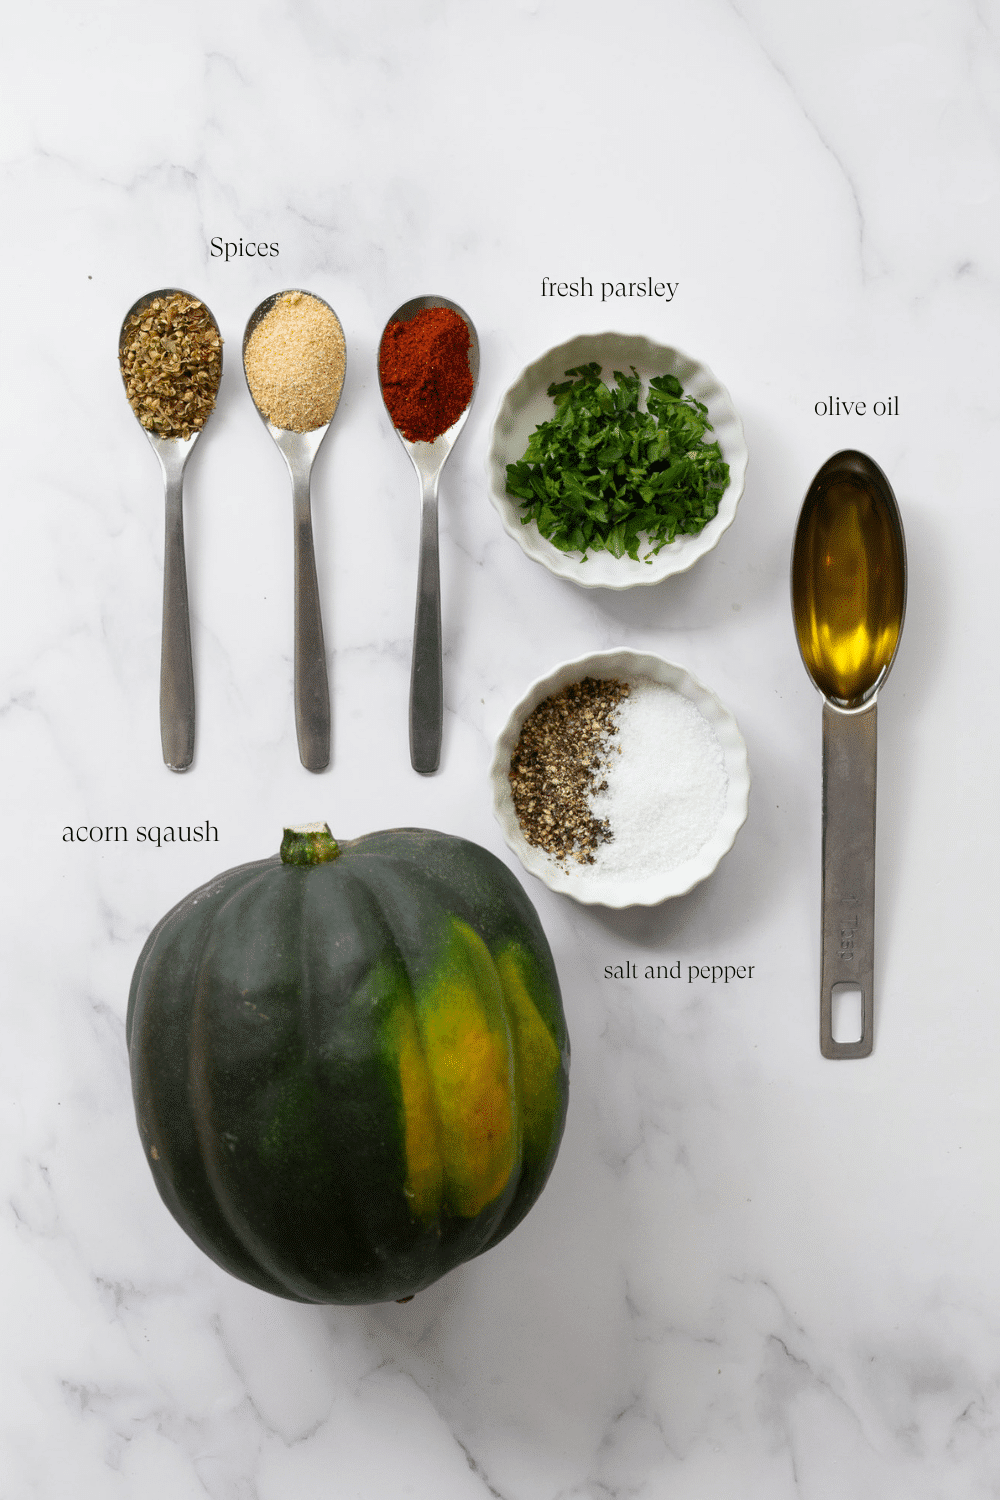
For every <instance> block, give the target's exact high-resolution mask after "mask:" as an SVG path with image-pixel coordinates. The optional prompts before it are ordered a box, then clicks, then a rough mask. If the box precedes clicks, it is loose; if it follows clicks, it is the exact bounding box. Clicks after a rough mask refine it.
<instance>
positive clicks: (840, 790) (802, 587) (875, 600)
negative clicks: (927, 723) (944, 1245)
mask: <svg viewBox="0 0 1000 1500" xmlns="http://www.w3.org/2000/svg"><path fill="white" fill-rule="evenodd" d="M791 581H792V615H793V618H794V621H795V630H796V635H797V637H798V643H799V650H800V652H801V655H802V660H803V662H804V663H805V667H806V670H807V672H808V673H809V675H810V677H811V678H812V680H813V682H814V684H815V685H816V687H817V688H818V690H819V692H820V693H821V695H822V697H823V811H822V818H823V856H822V858H823V889H822V898H821V902H822V953H821V960H820V975H821V977H820V1050H821V1051H822V1053H823V1056H824V1057H830V1058H851V1057H867V1056H868V1055H869V1053H870V1052H871V1051H872V1048H873V1046H874V1040H875V1033H874V992H873V983H874V967H875V787H876V765H877V740H876V727H877V719H876V712H877V701H876V700H877V695H878V692H879V689H880V688H881V687H882V685H883V684H884V682H885V679H886V677H887V676H888V674H889V670H890V668H891V666H892V663H893V661H894V659H895V655H896V650H897V647H898V645H899V638H900V634H901V632H902V629H903V616H904V614H905V610H906V544H905V541H904V538H903V523H902V520H901V518H900V514H899V507H898V506H897V504H896V498H895V496H894V495H893V492H892V488H891V486H890V484H889V481H888V480H887V479H886V477H885V475H884V474H883V472H882V470H881V469H880V468H879V467H878V465H877V464H876V463H875V462H874V461H873V460H872V459H870V458H868V457H867V455H865V454H864V453H857V452H855V451H854V450H851V449H849V450H845V451H844V452H842V453H836V454H834V456H833V457H832V458H830V459H828V460H827V462H826V463H825V464H824V465H823V467H822V468H821V469H820V470H819V472H818V473H817V475H816V477H815V478H814V479H813V482H812V484H811V485H810V486H809V489H808V491H807V493H806V497H805V500H804V501H803V504H802V510H801V513H800V515H799V522H798V527H797V529H796V533H795V544H794V547H793V549H792V580H791ZM844 990H848V991H852V992H855V993H857V992H860V996H861V1035H860V1036H859V1037H858V1038H857V1039H856V1040H854V1039H852V1040H838V1039H837V1038H835V1036H834V1024H833V1019H834V1005H835V997H836V996H837V994H838V993H840V992H842V991H844Z"/></svg>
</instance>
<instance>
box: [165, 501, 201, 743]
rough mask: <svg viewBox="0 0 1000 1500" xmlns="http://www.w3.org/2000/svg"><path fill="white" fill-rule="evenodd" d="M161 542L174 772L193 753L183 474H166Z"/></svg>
mask: <svg viewBox="0 0 1000 1500" xmlns="http://www.w3.org/2000/svg"><path fill="white" fill-rule="evenodd" d="M164 502H165V509H166V529H165V533H164V542H163V631H162V639H161V644H160V744H161V746H162V747H163V759H164V761H165V762H166V764H167V765H168V766H169V768H170V770H171V771H186V770H187V768H188V766H189V765H190V764H191V761H192V759H193V758H194V667H193V665H192V662H191V621H190V617H189V613H188V589H187V568H186V566H185V562H184V506H183V479H182V476H181V473H180V472H178V473H175V474H170V475H168V476H166V477H165V482H164Z"/></svg>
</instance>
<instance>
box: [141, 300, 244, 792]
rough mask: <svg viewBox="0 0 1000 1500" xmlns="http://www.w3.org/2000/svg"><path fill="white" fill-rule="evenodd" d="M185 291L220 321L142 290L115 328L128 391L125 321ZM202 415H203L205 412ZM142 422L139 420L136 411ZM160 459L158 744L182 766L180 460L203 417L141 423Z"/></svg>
mask: <svg viewBox="0 0 1000 1500" xmlns="http://www.w3.org/2000/svg"><path fill="white" fill-rule="evenodd" d="M176 296H181V297H189V298H190V299H191V301H192V302H199V303H200V304H201V306H202V307H204V308H205V312H206V313H208V316H209V319H210V320H211V323H212V327H213V328H214V329H215V332H216V333H217V334H218V333H219V325H218V323H216V321H215V319H214V317H212V314H211V312H210V311H209V309H208V308H207V307H205V304H204V302H201V298H200V297H194V296H192V294H191V293H190V292H184V291H181V289H180V288H179V287H171V286H168V287H163V288H162V289H161V290H160V291H158V292H147V293H146V295H145V296H144V297H140V298H139V299H138V301H137V302H134V303H133V304H132V306H131V307H130V308H129V310H128V312H127V313H126V314H125V317H124V318H123V320H122V326H121V331H120V332H119V334H118V359H119V364H120V366H121V370H122V380H123V381H124V382H125V389H126V392H127V391H128V380H127V378H126V374H125V366H124V357H125V345H126V337H127V334H128V331H129V322H130V320H131V319H132V318H133V317H136V316H137V315H138V314H140V313H143V312H145V311H146V310H147V309H148V308H149V307H150V305H151V304H152V303H153V302H155V301H156V299H157V298H167V297H176ZM221 379H222V337H221V335H219V376H218V380H217V381H216V383H215V389H214V390H212V392H211V395H212V399H213V400H214V399H215V396H216V394H217V393H218V388H219V381H220V380H221ZM206 420H207V418H206ZM136 421H138V422H139V425H140V427H142V422H141V421H140V420H139V418H138V417H136ZM142 430H143V432H144V433H145V434H146V436H147V437H148V439H149V442H150V446H151V447H152V449H153V452H154V453H155V454H156V457H157V458H158V459H159V462H160V469H161V471H162V473H163V494H164V505H165V512H166V519H165V533H164V543H163V625H162V631H161V642H160V745H161V747H162V750H163V759H164V762H165V763H166V765H167V766H168V767H169V769H170V770H171V771H186V770H187V768H188V766H189V765H190V764H191V761H192V760H193V759H194V666H193V664H192V660H191V620H190V613H189V610H188V589H187V567H186V565H185V560H184V465H185V464H186V463H187V461H188V459H189V458H190V456H191V449H192V448H193V447H194V445H195V443H196V442H197V441H198V438H199V437H200V436H201V433H202V431H203V430H204V423H202V426H201V427H200V428H199V429H198V430H197V431H196V432H192V434H191V436H190V437H189V438H166V437H160V436H159V435H158V434H157V433H155V432H152V431H150V429H149V428H148V427H142Z"/></svg>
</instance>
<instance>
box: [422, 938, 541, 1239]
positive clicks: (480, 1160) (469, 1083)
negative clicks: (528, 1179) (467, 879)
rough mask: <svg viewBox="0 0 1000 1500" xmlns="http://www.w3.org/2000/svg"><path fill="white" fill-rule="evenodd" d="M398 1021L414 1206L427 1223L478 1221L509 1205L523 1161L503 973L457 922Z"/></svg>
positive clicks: (487, 951) (484, 948)
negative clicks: (492, 1207) (495, 1206)
mask: <svg viewBox="0 0 1000 1500" xmlns="http://www.w3.org/2000/svg"><path fill="white" fill-rule="evenodd" d="M413 1005H414V1008H413V1010H412V1011H411V1010H410V1009H409V1007H406V1006H403V1007H399V1008H398V1009H397V1011H396V1013H395V1015H394V1018H393V1023H394V1024H393V1030H394V1034H395V1035H394V1044H395V1047H396V1049H397V1057H398V1066H399V1075H400V1088H401V1097H402V1104H403V1116H404V1148H405V1154H406V1164H407V1179H408V1180H407V1197H408V1199H409V1200H410V1203H411V1206H412V1208H413V1211H414V1213H415V1214H416V1215H417V1216H418V1217H420V1218H422V1219H424V1220H425V1221H426V1220H429V1219H431V1218H433V1217H434V1216H435V1215H436V1214H437V1213H438V1212H439V1210H441V1209H443V1210H444V1211H445V1212H447V1213H450V1214H454V1215H456V1216H457V1217H460V1218H465V1219H471V1218H474V1217H475V1216H476V1214H478V1213H480V1212H481V1211H482V1210H483V1209H484V1208H486V1207H487V1206H488V1205H489V1204H490V1203H493V1202H495V1201H496V1199H498V1198H499V1197H501V1196H502V1194H503V1193H504V1191H505V1189H506V1188H507V1186H508V1184H509V1183H510V1181H511V1177H512V1175H513V1173H514V1170H515V1168H516V1167H517V1165H518V1164H519V1161H520V1118H519V1113H520V1112H519V1107H518V1103H517V1099H516V1096H515V1088H516V1076H515V1068H514V1058H513V1054H512V1050H511V1037H510V1032H509V1030H508V1025H507V1021H506V1018H505V1015H504V1007H503V992H502V989H501V985H500V979H499V976H498V974H497V970H496V966H495V964H494V962H493V959H492V958H491V957H490V953H489V950H488V949H487V947H486V944H485V943H484V942H483V940H482V938H480V937H479V936H478V934H477V933H475V932H474V931H473V930H472V928H471V927H469V926H467V925H466V923H464V922H459V921H458V920H456V919H455V918H451V919H450V921H449V935H448V941H447V944H446V946H445V949H444V951H443V953H442V954H441V957H440V959H439V961H438V964H437V965H436V966H435V969H434V971H433V973H432V974H431V975H430V976H429V977H428V978H427V980H426V981H425V982H424V983H423V984H422V985H421V987H420V990H419V992H418V993H417V994H416V995H415V996H414V997H413Z"/></svg>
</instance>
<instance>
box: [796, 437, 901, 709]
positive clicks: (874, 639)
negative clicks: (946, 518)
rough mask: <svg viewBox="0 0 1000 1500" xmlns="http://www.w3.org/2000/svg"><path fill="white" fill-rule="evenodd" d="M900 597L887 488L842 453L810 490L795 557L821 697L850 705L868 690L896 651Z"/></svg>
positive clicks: (801, 631) (867, 465)
mask: <svg viewBox="0 0 1000 1500" xmlns="http://www.w3.org/2000/svg"><path fill="white" fill-rule="evenodd" d="M862 459H863V463H862V462H853V460H862ZM879 481H881V483H879ZM905 596H906V562H905V553H904V543H903V530H902V524H901V522H900V519H899V512H898V510H897V508H896V503H895V499H894V497H893V494H892V490H891V489H890V487H889V484H888V482H887V481H886V480H885V478H884V475H883V474H882V473H881V470H879V469H878V468H877V467H876V466H875V465H874V464H873V463H872V462H871V460H870V459H866V458H864V456H863V455H862V454H854V453H850V452H846V453H838V454H836V455H835V456H834V458H832V459H830V460H829V462H828V463H827V464H825V465H824V466H823V468H822V469H821V470H820V471H819V473H818V474H817V475H816V478H815V480H814V481H813V484H812V486H811V487H810V490H809V493H808V495H807V496H806V500H805V503H804V504H803V507H802V514H801V516H800V517H799V524H798V530H797V531H796V535H795V548H794V552H793V555H792V610H793V613H794V616H795V628H796V631H797V633H798V639H799V649H800V650H801V652H802V659H803V661H804V662H805V664H806V668H807V670H808V672H809V675H810V676H811V677H812V679H813V681H814V682H815V684H816V686H817V687H818V688H819V690H820V692H821V693H822V694H823V696H824V697H825V698H828V699H830V700H831V702H833V703H835V704H837V705H839V706H840V707H844V708H855V707H859V706H860V705H861V704H862V703H864V702H866V701H868V700H869V699H870V698H871V697H872V696H873V694H874V693H875V692H876V690H877V689H878V688H879V686H880V685H881V683H882V681H883V679H884V677H885V675H886V673H887V672H888V670H889V667H890V666H891V664H892V659H893V656H894V655H895V651H896V645H897V643H898V641H899V633H900V630H901V629H902V624H903V610H904V606H905Z"/></svg>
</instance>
